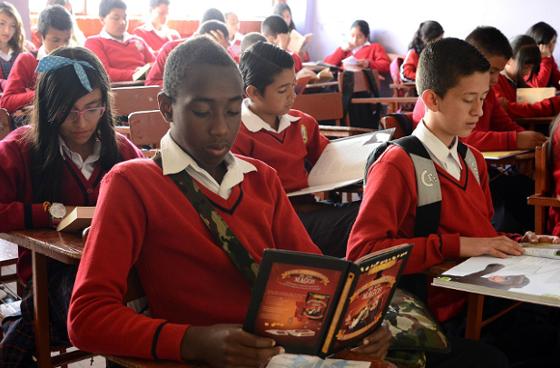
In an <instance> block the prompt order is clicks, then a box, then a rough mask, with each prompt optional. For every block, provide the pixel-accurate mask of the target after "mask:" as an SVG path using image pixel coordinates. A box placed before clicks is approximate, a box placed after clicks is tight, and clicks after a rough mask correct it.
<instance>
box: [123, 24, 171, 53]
mask: <svg viewBox="0 0 560 368" xmlns="http://www.w3.org/2000/svg"><path fill="white" fill-rule="evenodd" d="M132 33H133V34H135V35H136V36H138V37H140V38H141V39H143V40H144V41H146V43H147V44H148V46H150V48H151V49H152V51H154V53H156V54H157V53H158V52H159V50H160V49H161V47H162V46H163V45H164V44H165V43H166V42H168V41H173V40H178V39H179V38H181V36H180V35H179V32H177V31H176V30H174V29H171V28H167V32H166V34H165V35H163V36H161V35H160V34H159V33H157V32H156V31H155V30H154V29H153V27H152V26H151V25H148V27H146V26H145V25H141V26H139V27H137V28H136V29H135V30H134V31H132Z"/></svg>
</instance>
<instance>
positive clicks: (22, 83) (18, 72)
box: [0, 48, 46, 114]
mask: <svg viewBox="0 0 560 368" xmlns="http://www.w3.org/2000/svg"><path fill="white" fill-rule="evenodd" d="M45 55H46V52H45V51H44V48H40V49H39V52H38V53H32V52H22V53H21V54H19V55H18V57H17V58H16V60H15V61H14V65H13V67H12V70H11V73H10V77H9V78H8V80H7V82H6V88H5V89H4V92H3V93H2V97H1V98H0V106H1V107H3V108H5V109H6V110H8V112H9V113H10V114H12V113H14V112H16V111H17V110H19V109H21V108H23V107H25V106H27V105H30V104H31V103H32V102H33V97H35V82H36V80H37V73H36V72H35V69H36V68H37V64H39V60H41V58H42V57H44V56H45Z"/></svg>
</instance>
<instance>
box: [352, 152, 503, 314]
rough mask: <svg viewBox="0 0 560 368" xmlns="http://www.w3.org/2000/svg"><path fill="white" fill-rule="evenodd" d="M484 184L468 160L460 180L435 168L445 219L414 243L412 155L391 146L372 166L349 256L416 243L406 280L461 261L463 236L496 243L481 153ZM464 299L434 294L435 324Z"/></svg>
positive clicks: (431, 301) (479, 160) (446, 293)
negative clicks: (436, 227)
mask: <svg viewBox="0 0 560 368" xmlns="http://www.w3.org/2000/svg"><path fill="white" fill-rule="evenodd" d="M471 150H472V152H473V154H474V155H475V158H476V161H477V164H478V170H479V175H480V183H481V184H479V183H478V182H477V181H476V179H475V177H474V175H473V174H472V172H471V171H470V170H465V169H464V168H465V167H467V166H466V164H465V162H464V160H462V159H461V165H462V167H463V170H462V171H461V178H460V179H459V180H456V179H454V178H453V177H452V176H450V175H449V174H448V173H447V172H446V171H445V170H444V169H442V168H441V167H439V166H438V165H437V164H436V169H437V172H438V177H439V181H440V185H441V195H442V201H441V217H440V225H439V228H438V230H437V233H436V234H431V235H429V236H427V237H415V236H414V225H415V222H416V219H415V217H416V205H417V203H418V198H417V191H416V176H415V173H414V166H413V164H412V160H411V159H410V157H409V156H408V154H407V153H406V152H405V151H404V150H403V149H401V148H400V147H397V146H390V147H389V148H388V149H387V150H386V151H385V152H384V153H383V154H382V155H381V156H380V158H379V159H378V160H377V161H376V162H375V163H374V164H373V165H372V166H371V168H370V170H369V172H368V174H367V185H366V187H365V189H364V195H363V199H362V204H361V206H360V211H359V213H358V217H357V219H356V222H355V224H354V227H353V228H352V232H351V233H350V238H349V239H348V249H347V253H346V256H347V257H348V259H350V260H357V259H358V258H360V257H361V256H364V255H366V254H369V253H372V252H374V251H377V250H380V249H384V248H388V247H391V246H393V245H397V244H402V243H412V244H413V245H414V246H413V248H412V253H411V255H410V257H409V258H408V263H407V265H406V268H405V273H406V274H412V273H420V272H423V271H426V270H427V269H429V268H430V267H432V266H434V265H437V264H439V263H441V262H442V261H444V260H448V259H458V258H459V244H460V237H461V236H469V237H494V236H497V235H498V234H497V232H496V230H494V228H493V227H492V224H491V223H490V220H491V218H492V214H493V207H492V198H491V195H490V189H489V186H488V172H487V169H486V163H485V162H484V158H483V157H482V155H481V154H480V152H478V151H477V150H476V149H473V148H471ZM464 299H465V296H464V294H462V293H456V292H449V291H447V290H443V289H439V288H433V289H430V290H429V299H428V300H429V306H430V308H431V309H432V311H433V312H434V314H435V316H436V318H437V319H438V320H440V321H443V320H447V319H448V318H450V317H452V316H453V315H454V314H456V313H457V312H458V310H459V309H460V308H461V307H462V305H463V304H464Z"/></svg>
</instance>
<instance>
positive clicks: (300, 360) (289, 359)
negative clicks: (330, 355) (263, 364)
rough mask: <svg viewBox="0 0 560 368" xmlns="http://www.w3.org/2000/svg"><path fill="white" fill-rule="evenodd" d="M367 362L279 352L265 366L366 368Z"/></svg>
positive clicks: (283, 367)
mask: <svg viewBox="0 0 560 368" xmlns="http://www.w3.org/2000/svg"><path fill="white" fill-rule="evenodd" d="M370 365H371V364H370V363H369V362H359V361H355V360H341V359H325V360H323V359H321V358H319V357H316V356H311V355H296V354H280V355H276V356H274V357H273V358H272V359H271V360H270V362H269V363H268V365H267V368H292V367H297V368H368V367H370Z"/></svg>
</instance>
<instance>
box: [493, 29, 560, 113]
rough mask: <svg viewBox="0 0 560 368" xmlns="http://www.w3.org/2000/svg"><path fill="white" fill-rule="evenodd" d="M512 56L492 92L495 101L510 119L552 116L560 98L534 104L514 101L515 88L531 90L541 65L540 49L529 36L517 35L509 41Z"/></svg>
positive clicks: (556, 111) (515, 95)
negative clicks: (531, 84) (528, 88)
mask: <svg viewBox="0 0 560 368" xmlns="http://www.w3.org/2000/svg"><path fill="white" fill-rule="evenodd" d="M511 48H512V50H513V56H512V57H511V59H509V60H508V62H507V64H506V66H505V68H504V71H503V72H502V74H500V77H499V79H498V82H497V83H496V85H494V87H492V88H493V89H494V92H495V93H496V97H497V98H498V101H499V102H500V103H501V104H502V106H503V107H504V109H505V110H506V111H507V113H508V114H509V115H510V116H511V117H513V118H530V117H539V116H554V115H556V114H558V112H559V111H560V96H553V97H549V98H546V99H544V100H542V101H539V102H535V103H527V102H517V88H522V87H525V88H526V87H530V85H529V84H527V82H526V81H525V80H531V79H532V77H533V75H535V74H536V73H538V71H539V65H540V63H541V53H540V50H539V47H538V46H537V44H536V43H535V40H533V39H532V38H531V37H530V36H527V35H520V36H517V37H515V38H514V39H513V41H512V42H511Z"/></svg>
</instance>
